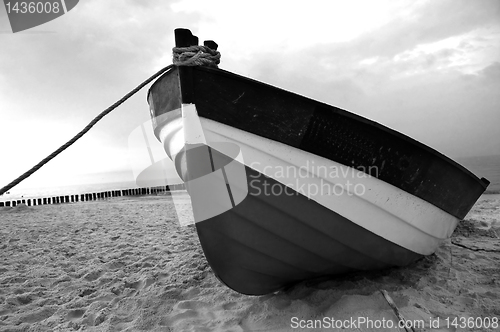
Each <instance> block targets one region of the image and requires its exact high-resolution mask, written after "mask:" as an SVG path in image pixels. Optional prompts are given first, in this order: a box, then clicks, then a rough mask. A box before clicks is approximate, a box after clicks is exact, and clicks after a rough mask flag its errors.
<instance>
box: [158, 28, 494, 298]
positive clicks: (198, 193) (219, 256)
mask: <svg viewBox="0 0 500 332" xmlns="http://www.w3.org/2000/svg"><path fill="white" fill-rule="evenodd" d="M175 33H176V45H177V47H187V46H191V45H197V44H198V39H197V38H196V37H194V36H192V35H191V32H190V31H189V30H186V29H177V30H176V32H175ZM209 45H212V47H213V48H216V46H214V45H216V44H214V43H209ZM148 102H149V105H150V110H151V116H152V122H153V127H154V130H155V135H156V136H157V138H158V139H159V140H160V141H161V142H162V143H163V145H164V148H165V151H166V152H167V154H168V156H169V157H170V158H171V159H172V160H173V161H174V162H175V165H176V169H177V171H178V173H179V174H180V176H181V177H182V178H183V179H184V181H186V186H187V189H188V192H189V194H190V195H191V197H192V199H193V209H194V210H195V211H194V212H195V219H196V220H195V221H196V229H197V232H198V235H199V240H200V243H201V245H202V247H203V250H204V253H205V256H206V259H207V261H208V262H209V264H210V266H211V267H212V269H213V271H214V273H215V274H216V275H217V277H218V278H219V279H220V280H221V281H222V282H223V283H225V284H226V285H227V286H229V287H230V288H232V289H234V290H236V291H238V292H240V293H244V294H253V295H258V294H266V293H270V292H274V291H277V290H279V289H281V288H282V287H285V286H287V285H290V284H293V283H295V282H298V281H301V280H305V279H310V278H315V277H319V276H325V275H335V274H341V273H346V272H351V271H363V270H371V269H383V268H388V267H395V266H405V265H408V264H410V263H412V262H414V261H415V260H417V259H418V258H420V257H422V256H423V255H429V254H432V253H433V252H434V251H435V250H436V249H437V247H438V245H439V244H440V242H441V241H442V240H444V239H446V238H449V237H450V236H451V234H452V233H453V231H454V229H455V227H456V225H457V223H458V222H459V220H460V219H463V218H464V217H465V215H466V214H467V213H468V211H469V210H470V209H471V207H472V206H473V204H474V203H475V202H476V200H477V199H478V198H479V196H480V195H481V194H482V193H483V191H484V190H485V189H486V187H487V186H488V183H489V182H488V180H486V179H484V178H482V179H479V178H477V177H476V176H475V175H473V174H472V173H471V172H469V171H468V170H467V169H465V168H464V167H462V166H460V165H459V164H457V163H456V162H454V161H453V160H451V159H449V158H447V157H446V156H444V155H442V154H441V153H439V152H437V151H435V150H433V149H432V148H430V147H428V146H426V145H424V144H422V143H420V142H418V141H416V140H414V139H412V138H410V137H407V136H405V135H403V134H401V133H399V132H397V131H394V130H392V129H389V128H387V127H385V126H383V125H381V124H379V123H376V122H374V121H371V120H368V119H365V118H363V117H360V116H358V115H356V114H353V113H350V112H348V111H345V110H342V109H339V108H337V107H334V106H330V105H326V104H324V103H321V102H318V101H314V100H311V99H308V98H306V97H303V96H300V95H297V94H294V93H291V92H288V91H284V90H282V89H279V88H276V87H273V86H270V85H267V84H264V83H261V82H258V81H255V80H252V79H249V78H246V77H242V76H239V75H236V74H234V73H231V72H228V71H225V70H221V69H218V68H211V67H204V66H195V67H185V66H178V67H175V68H174V69H172V70H171V71H169V72H167V73H166V74H164V75H163V76H162V77H160V78H159V79H158V80H157V81H156V82H155V83H154V84H153V85H152V87H151V88H150V90H149V93H148ZM221 144H222V145H224V144H226V145H227V146H229V147H230V148H228V149H226V150H224V149H222V148H219V146H221ZM234 147H236V148H235V149H236V150H235V149H234ZM231 149H232V152H227V151H230V150H231ZM238 155H241V156H242V158H238ZM217 160H218V161H217ZM231 164H233V165H234V164H236V165H240V166H241V167H242V169H243V170H244V172H243V173H241V172H240V175H241V174H243V177H244V186H243V187H246V188H242V186H241V183H237V182H238V181H236V180H235V181H233V182H231V180H230V179H229V180H228V174H229V171H228V170H227V169H226V171H224V168H225V167H226V166H228V165H231ZM226 168H227V167H226ZM285 170H286V171H285ZM294 170H295V171H294ZM324 170H328V171H329V172H325V171H324ZM333 170H335V173H333ZM216 171H222V177H220V176H219V177H220V178H223V180H222V181H223V184H225V186H222V187H223V188H225V189H226V191H227V194H226V196H225V197H223V198H222V199H221V202H219V203H217V202H216V200H217V199H218V196H221V195H220V192H221V191H220V188H222V187H220V186H219V187H217V184H214V183H215V182H216V180H214V181H215V182H210V181H209V182H207V183H211V184H210V185H207V183H205V184H202V185H201V186H200V185H195V184H193V183H194V182H196V180H199V179H203V178H204V177H207V176H208V175H210V174H215V173H216ZM224 172H225V173H224ZM236 172H237V171H236ZM278 172H279V174H278ZM219 173H221V172H219ZM219 175H220V174H219ZM239 179H240V180H241V176H240V177H239ZM190 183H192V184H191V185H190ZM349 183H350V184H351V186H350V187H349ZM212 184H213V187H210V186H211V185H212ZM356 186H357V187H356ZM215 187H217V188H218V189H217V190H218V193H217V194H214V193H213V192H211V191H212V190H211V188H215ZM270 188H272V189H273V190H274V191H273V192H269V190H270ZM311 188H316V189H318V188H322V190H316V191H317V192H313V190H311ZM325 188H326V189H325ZM339 188H340V189H339ZM356 188H358V189H359V190H358V191H357V189H356ZM323 189H325V190H326V191H327V192H326V193H325V190H323ZM335 189H337V191H335ZM361 189H363V190H362V191H361ZM214 190H215V189H214ZM266 190H267V192H266ZM238 193H239V194H238ZM215 196H217V197H215ZM222 196H223V195H222ZM228 196H229V197H230V204H229V203H227V197H228ZM219 198H220V197H219ZM207 202H208V203H207ZM224 204H226V205H227V204H229V207H228V206H223V205H224ZM213 206H216V207H215V208H214V209H215V210H216V211H215V210H214V211H215V212H213V211H212V212H213V213H212V212H210V213H211V214H210V213H209V215H207V214H205V215H204V216H203V215H202V214H203V212H204V211H205V210H204V209H205V208H206V209H209V208H211V207H213ZM197 211H198V212H197ZM197 213H198V216H199V218H196V217H197ZM200 216H201V217H200Z"/></svg>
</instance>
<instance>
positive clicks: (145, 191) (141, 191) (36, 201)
mask: <svg viewBox="0 0 500 332" xmlns="http://www.w3.org/2000/svg"><path fill="white" fill-rule="evenodd" d="M185 189H186V188H185V186H184V184H183V183H181V184H175V185H169V186H159V187H150V188H133V189H120V190H110V191H101V192H97V193H88V194H76V195H63V196H52V197H43V198H26V199H16V200H11V201H5V202H0V207H16V206H17V205H20V204H25V205H27V206H35V205H47V204H63V203H76V202H88V201H97V200H103V199H108V198H112V197H122V196H142V195H157V194H160V193H168V192H170V191H176V190H185Z"/></svg>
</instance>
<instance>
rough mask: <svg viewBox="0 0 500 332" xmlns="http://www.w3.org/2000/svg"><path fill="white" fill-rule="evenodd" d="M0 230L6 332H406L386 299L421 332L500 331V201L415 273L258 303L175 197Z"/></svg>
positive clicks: (31, 215) (0, 327)
mask: <svg viewBox="0 0 500 332" xmlns="http://www.w3.org/2000/svg"><path fill="white" fill-rule="evenodd" d="M0 226H1V228H0V249H1V252H0V256H1V258H0V331H6V332H7V331H340V330H341V329H337V328H332V327H331V325H330V324H332V323H333V326H335V324H340V323H342V324H343V325H342V326H341V325H337V326H338V327H349V328H347V329H345V330H347V331H404V329H398V328H397V327H396V325H395V326H394V327H393V328H389V324H390V323H388V322H389V321H390V322H392V323H393V324H397V321H398V320H397V317H396V315H395V312H394V310H393V309H392V308H391V307H390V306H389V304H388V302H387V301H386V299H385V298H384V296H383V295H382V293H381V290H385V291H387V294H388V295H389V296H390V298H391V299H392V300H393V301H394V303H395V305H396V306H397V308H398V309H399V312H400V314H401V315H403V316H404V318H405V319H406V320H408V321H409V322H413V321H415V320H421V322H422V323H423V325H421V326H418V327H416V328H415V330H416V331H500V327H499V328H493V327H492V326H494V325H493V324H492V322H494V321H492V319H493V317H497V319H498V318H500V239H499V238H498V236H500V195H484V196H483V197H482V198H481V200H480V201H478V203H477V204H476V205H475V206H474V208H473V210H472V211H471V213H470V214H469V215H468V216H467V218H466V220H465V221H463V222H462V223H461V224H460V226H459V227H458V228H457V230H456V232H455V233H454V236H453V237H452V239H450V240H448V241H446V242H445V243H443V245H442V246H441V247H440V248H439V250H438V251H437V252H436V254H434V255H431V256H428V257H426V258H424V259H422V260H420V261H418V262H417V263H415V264H414V265H412V266H410V267H406V268H398V269H390V270H386V271H378V272H369V273H357V274H351V275H346V276H342V277H337V278H325V279H323V280H315V281H308V282H303V283H301V284H298V285H295V286H293V287H291V288H289V289H287V290H283V291H280V292H277V293H275V294H271V295H266V296H259V297H255V296H245V295H240V294H238V293H236V292H234V291H232V290H230V289H228V288H227V287H225V286H224V285H222V284H221V283H220V282H219V281H218V280H217V279H216V278H215V277H214V275H213V273H212V271H211V269H210V267H209V266H208V265H207V263H206V261H205V259H204V256H203V252H202V250H201V248H200V246H199V242H198V239H197V236H196V232H195V229H194V228H193V226H188V227H180V226H179V225H178V223H177V221H176V217H175V212H174V209H173V205H172V203H171V202H170V201H169V199H168V198H167V197H166V196H144V197H136V198H130V197H122V198H114V199H109V200H106V201H99V202H80V203H72V204H63V205H46V206H35V207H26V206H19V207H16V208H2V209H1V211H0ZM469 317H471V319H470V320H469V321H467V320H466V319H467V318H469ZM446 318H448V319H449V321H448V322H449V323H453V319H454V318H456V319H457V320H456V321H455V323H457V324H458V325H456V326H451V325H447V321H446ZM332 319H335V321H332ZM341 320H342V321H341ZM346 320H347V321H346ZM370 320H371V324H372V325H371V326H370V325H369V324H370ZM318 322H321V325H319V323H318ZM339 322H340V323H339ZM363 322H364V323H363ZM384 322H385V323H384ZM353 323H354V325H352V324H353ZM361 323H363V324H361ZM479 323H483V324H485V323H486V324H488V323H489V324H490V328H478V327H477V325H476V324H479ZM308 324H309V325H308ZM311 324H316V328H312V326H314V325H311ZM346 324H351V325H346ZM381 324H385V325H384V326H382V325H381ZM418 324H420V323H418ZM467 324H468V327H467ZM499 324H500V323H499ZM461 325H462V327H463V328H462V327H461ZM300 326H302V327H304V328H300ZM307 326H309V327H310V328H307ZM457 327H458V328H457Z"/></svg>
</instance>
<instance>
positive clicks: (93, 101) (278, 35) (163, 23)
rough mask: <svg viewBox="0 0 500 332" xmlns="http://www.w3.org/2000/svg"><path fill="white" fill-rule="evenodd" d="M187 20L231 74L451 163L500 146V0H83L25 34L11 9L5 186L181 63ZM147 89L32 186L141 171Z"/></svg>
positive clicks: (2, 94) (4, 37)
mask: <svg viewBox="0 0 500 332" xmlns="http://www.w3.org/2000/svg"><path fill="white" fill-rule="evenodd" d="M296 3H297V4H296ZM177 27H186V28H190V29H191V30H192V31H193V33H194V34H196V35H198V36H199V37H200V40H205V39H213V40H215V41H216V42H217V43H218V44H219V50H220V51H221V53H222V62H221V65H220V67H221V68H223V69H226V70H229V71H232V72H235V73H238V74H242V75H245V76H248V77H251V78H254V79H257V80H261V81H264V82H266V83H270V84H272V85H275V86H278V87H281V88H285V89H287V90H290V91H293V92H296V93H299V94H302V95H305V96H308V97H312V98H314V99H317V100H320V101H323V102H326V103H328V104H332V105H335V106H338V107H341V108H344V109H347V110H349V111H351V112H354V113H357V114H359V115H362V116H365V117H368V118H370V119H373V120H375V121H378V122H380V123H382V124H384V125H386V126H389V127H391V128H393V129H396V130H398V131H400V132H403V133H405V134H407V135H409V136H411V137H413V138H415V139H417V140H419V141H421V142H423V143H425V144H428V145H430V146H431V147H433V148H435V149H437V150H438V151H440V152H442V153H444V154H446V155H448V156H450V157H460V156H473V155H492V154H500V130H499V126H500V94H499V91H500V1H498V0H491V1H489V0H476V1H471V0H463V1H461V0H448V1H445V0H443V1H441V0H432V1H415V0H409V1H406V0H403V1H401V0H398V1H374V0H367V1H355V0H349V1H346V0H342V1H331V0H330V1H314V0H309V1H304V2H300V4H299V2H294V1H272V0H266V1H256V0H253V1H245V2H243V1H216V0H212V1H201V0H194V1H190V0H181V1H164V0H157V1H149V0H148V1H146V0H81V1H80V2H79V4H78V5H77V6H76V7H75V8H74V9H73V10H71V11H70V12H68V13H67V14H65V15H63V16H62V17H60V18H57V19H55V20H53V21H51V22H49V23H46V24H44V25H41V26H38V27H35V28H33V29H30V30H26V31H25V32H20V33H16V34H13V33H12V32H11V30H10V25H9V23H8V20H7V16H6V12H5V8H4V7H3V6H0V143H1V151H2V152H1V155H2V157H1V158H2V159H1V166H0V167H1V171H0V186H3V185H5V184H6V183H8V182H10V181H11V180H12V179H14V178H15V177H17V176H18V175H20V174H21V173H23V172H24V171H26V170H27V169H29V168H30V167H31V166H33V165H34V164H36V163H37V162H38V161H39V160H41V159H42V158H44V157H45V156H46V155H48V154H49V153H51V152H52V151H54V150H55V149H56V148H57V147H59V146H60V145H62V144H63V143H65V142H66V141H67V140H68V139H70V138H71V137H72V136H73V135H74V134H75V133H77V132H78V131H80V130H81V129H82V128H83V127H84V126H85V125H86V124H87V123H88V122H89V121H90V120H91V119H93V118H94V117H95V116H96V115H97V114H99V113H100V112H101V111H102V110H103V109H105V108H106V107H108V106H109V105H111V104H112V103H113V102H114V101H116V100H117V99H119V98H121V97H122V96H123V95H124V94H125V93H127V92H128V91H129V90H131V89H132V88H134V87H135V86H136V85H138V84H139V83H140V82H142V81H143V80H144V79H146V78H147V77H149V76H150V75H152V74H153V73H154V72H156V71H157V70H159V69H160V68H162V67H164V66H166V65H168V64H170V63H171V48H172V47H173V46H174V40H173V29H175V28H177ZM146 93H147V89H144V90H142V91H141V92H139V93H138V94H137V95H136V96H135V97H133V98H132V99H131V100H129V101H128V102H126V103H125V104H124V105H122V106H121V107H119V108H118V109H117V110H115V111H114V112H113V113H111V114H110V115H108V116H107V117H105V118H104V119H103V120H102V121H101V122H100V123H99V124H97V125H96V126H95V127H94V128H93V129H92V130H91V131H90V132H89V133H88V134H87V135H86V136H85V137H84V138H82V139H81V140H80V141H79V142H77V143H76V144H75V145H73V146H72V147H71V148H70V149H69V150H67V151H65V152H63V153H62V154H61V155H60V156H59V157H57V158H56V159H55V160H53V161H51V162H50V163H49V164H47V165H46V166H44V167H43V168H42V169H41V170H40V171H39V174H35V175H34V176H33V178H30V179H28V180H26V181H25V182H26V183H25V184H24V185H23V186H27V187H30V186H36V185H47V183H54V184H62V183H66V184H71V183H78V182H81V181H84V180H85V179H88V181H95V180H96V179H98V180H99V179H101V180H102V181H109V180H114V179H115V178H116V179H119V178H120V177H122V178H123V177H124V176H130V174H131V169H132V168H133V166H132V165H131V163H130V160H129V146H128V138H129V136H130V134H131V133H132V132H133V131H134V129H136V128H137V127H138V126H139V125H140V124H141V123H143V122H145V121H147V120H148V118H149V111H148V104H147V102H146ZM148 129H149V128H148ZM87 173H89V174H90V173H92V174H93V173H101V174H100V175H99V177H98V178H96V176H87V175H85V174H87ZM102 173H107V174H109V175H103V174H102ZM111 174H114V175H111ZM120 179H121V178H120ZM85 181H86V180H85Z"/></svg>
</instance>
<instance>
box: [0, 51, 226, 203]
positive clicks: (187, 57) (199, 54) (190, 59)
mask: <svg viewBox="0 0 500 332" xmlns="http://www.w3.org/2000/svg"><path fill="white" fill-rule="evenodd" d="M172 52H173V63H174V64H173V65H168V66H167V67H165V68H163V69H161V70H160V71H158V72H157V73H156V74H154V75H153V76H151V77H150V78H148V79H147V80H145V81H144V82H142V83H141V84H139V85H138V86H137V87H136V88H135V89H133V90H132V91H130V92H129V93H127V94H126V95H125V96H123V98H122V99H120V100H118V101H117V102H115V103H114V104H113V105H111V106H109V107H108V108H106V109H105V110H104V111H102V112H101V114H99V115H98V116H96V117H95V118H94V119H93V120H92V121H90V123H89V124H88V125H87V126H86V127H85V128H83V129H82V131H80V132H79V133H78V134H76V135H75V136H74V137H73V138H72V139H70V140H69V141H68V142H66V144H64V145H62V146H61V147H59V148H58V149H57V150H56V151H54V152H52V153H51V154H50V155H48V156H47V157H45V158H44V159H43V160H42V161H40V162H39V163H38V164H36V165H35V166H33V167H32V168H31V169H30V170H28V171H27V172H25V173H24V174H22V175H21V176H19V177H18V178H17V179H15V180H14V181H12V182H11V183H9V184H8V185H6V186H5V187H3V188H2V189H0V195H3V194H4V193H6V192H7V191H8V190H9V189H11V188H12V187H14V186H16V185H18V184H19V183H20V182H21V181H23V180H24V179H26V178H27V177H29V176H30V175H31V174H33V173H35V172H36V171H38V170H39V169H40V168H41V167H42V166H43V165H45V164H46V163H48V162H49V161H50V160H52V159H54V157H56V156H57V155H58V154H59V153H61V152H63V151H64V150H66V149H67V148H68V147H70V146H71V145H72V144H73V143H75V142H76V141H77V140H78V139H79V138H80V137H82V136H83V135H85V134H86V133H87V132H88V131H89V130H90V129H91V128H92V127H93V126H94V125H95V124H96V123H97V122H98V121H99V120H101V119H102V118H103V117H104V116H106V115H107V114H108V113H110V112H111V111H112V110H114V109H115V108H117V107H118V106H120V105H121V104H122V103H123V102H124V101H126V100H127V99H129V98H130V97H132V96H133V95H134V94H135V93H137V92H138V91H139V90H140V89H142V88H143V87H144V86H145V85H147V84H149V83H150V82H151V81H152V80H154V79H155V78H157V77H158V76H160V75H162V74H163V73H165V72H167V71H168V70H170V69H172V68H173V67H174V66H209V67H215V68H217V65H218V64H219V63H220V52H218V51H216V50H213V49H211V48H209V47H207V46H189V47H174V48H173V49H172Z"/></svg>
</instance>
